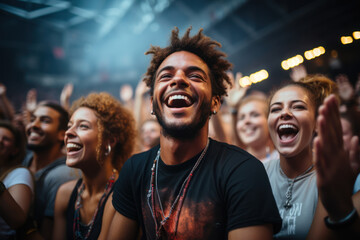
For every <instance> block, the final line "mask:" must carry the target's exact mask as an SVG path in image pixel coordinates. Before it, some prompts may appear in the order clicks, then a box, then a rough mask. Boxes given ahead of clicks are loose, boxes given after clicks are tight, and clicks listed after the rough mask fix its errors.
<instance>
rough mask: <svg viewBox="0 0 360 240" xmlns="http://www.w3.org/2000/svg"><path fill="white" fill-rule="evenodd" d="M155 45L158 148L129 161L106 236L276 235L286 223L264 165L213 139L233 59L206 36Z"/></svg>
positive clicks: (152, 74)
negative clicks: (210, 133)
mask: <svg viewBox="0 0 360 240" xmlns="http://www.w3.org/2000/svg"><path fill="white" fill-rule="evenodd" d="M190 30H191V28H188V29H187V31H186V33H185V34H184V36H183V37H182V38H179V36H178V33H179V31H178V29H177V28H176V29H175V30H173V31H172V35H171V42H170V45H169V46H167V47H165V48H160V47H151V49H150V50H149V51H148V52H147V53H148V54H153V58H152V60H151V64H150V66H149V68H148V71H147V74H146V77H145V79H144V81H145V82H146V84H147V86H149V87H150V94H151V100H152V110H151V111H153V112H154V114H155V116H156V117H157V119H158V121H159V123H160V125H161V136H160V146H157V147H154V148H152V149H150V150H149V151H147V152H143V153H140V154H136V155H134V156H133V157H131V158H130V159H129V160H128V161H126V163H125V165H124V167H123V168H122V170H121V172H120V175H119V179H118V180H117V182H116V184H115V187H114V194H113V207H114V211H115V213H114V217H113V219H112V220H111V226H110V231H109V234H108V236H107V239H136V238H137V235H138V232H139V231H138V229H139V227H141V229H142V233H143V239H149V240H150V239H187V240H192V239H230V240H232V239H239V240H241V239H247V240H255V239H256V240H260V239H261V240H266V239H272V234H273V232H276V231H277V230H278V229H279V228H280V226H281V219H280V217H279V213H278V210H277V208H276V205H275V201H274V198H273V196H272V193H271V188H270V185H269V182H268V178H267V176H266V172H265V170H264V167H263V164H261V163H260V162H259V161H258V160H257V159H255V158H254V157H253V156H251V155H250V154H249V153H247V152H245V151H243V150H242V149H240V148H237V147H235V146H232V145H228V144H226V143H221V142H217V141H215V140H212V139H209V137H208V131H209V117H210V116H212V115H214V114H216V113H217V112H218V111H219V108H220V104H221V103H220V98H221V96H223V95H225V94H226V86H228V84H229V79H228V77H227V75H226V71H227V70H228V69H229V68H230V66H231V64H230V63H229V62H228V61H227V60H225V59H224V56H225V54H224V53H222V52H220V51H219V50H218V49H217V48H216V47H219V46H221V45H220V44H219V43H218V42H216V41H214V40H212V39H210V38H209V37H207V36H205V35H203V34H202V30H200V31H199V32H198V34H196V35H195V36H190ZM264 199H266V201H264Z"/></svg>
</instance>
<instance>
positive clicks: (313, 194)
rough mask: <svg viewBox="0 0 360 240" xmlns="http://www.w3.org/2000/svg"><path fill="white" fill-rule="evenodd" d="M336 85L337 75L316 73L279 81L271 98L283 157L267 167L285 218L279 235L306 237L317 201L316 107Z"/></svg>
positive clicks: (273, 132) (272, 126) (272, 127)
mask: <svg viewBox="0 0 360 240" xmlns="http://www.w3.org/2000/svg"><path fill="white" fill-rule="evenodd" d="M336 91H337V88H336V84H335V83H334V82H333V81H331V80H330V79H328V78H326V77H324V76H321V75H314V76H308V77H306V78H304V79H302V80H300V81H299V82H289V83H287V84H285V85H283V86H281V87H280V88H279V89H277V90H276V91H274V92H273V93H272V95H271V96H270V98H269V115H268V125H269V131H270V136H271V138H272V140H273V143H274V145H275V147H276V149H277V151H278V152H279V154H280V158H279V159H275V160H272V161H270V162H267V163H265V168H266V171H267V173H268V176H269V179H270V184H271V187H272V190H273V194H274V197H275V200H276V204H277V206H278V209H279V212H280V216H281V217H282V219H283V225H282V228H281V230H280V232H279V233H278V234H276V235H275V236H274V237H275V239H305V238H306V237H307V234H308V232H309V229H310V226H311V223H312V221H313V218H314V214H315V210H316V208H317V206H318V191H317V186H316V172H315V171H314V165H313V159H314V154H313V145H312V142H313V139H314V136H315V135H316V132H317V125H316V117H317V111H318V108H319V106H320V105H321V104H322V102H323V101H324V99H325V98H326V97H327V96H328V95H330V94H331V93H335V92H336Z"/></svg>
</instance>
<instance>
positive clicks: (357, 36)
mask: <svg viewBox="0 0 360 240" xmlns="http://www.w3.org/2000/svg"><path fill="white" fill-rule="evenodd" d="M353 37H354V39H356V40H357V39H360V31H355V32H353Z"/></svg>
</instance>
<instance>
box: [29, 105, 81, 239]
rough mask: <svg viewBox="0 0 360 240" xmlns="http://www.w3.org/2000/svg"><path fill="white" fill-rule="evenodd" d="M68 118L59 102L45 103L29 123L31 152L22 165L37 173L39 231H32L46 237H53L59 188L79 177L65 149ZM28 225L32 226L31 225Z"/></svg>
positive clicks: (36, 217) (36, 191) (35, 207)
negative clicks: (66, 158) (67, 158)
mask: <svg viewBox="0 0 360 240" xmlns="http://www.w3.org/2000/svg"><path fill="white" fill-rule="evenodd" d="M68 120H69V116H68V112H67V111H66V110H65V109H64V108H62V107H61V106H60V105H59V104H57V103H53V102H42V103H40V104H38V105H37V106H36V108H35V110H34V112H32V113H31V115H30V119H29V123H28V124H27V126H26V136H27V147H28V149H29V150H31V152H30V154H28V155H27V157H26V158H25V160H24V161H23V165H24V166H26V167H27V168H28V169H29V170H30V171H31V172H32V173H33V174H34V176H35V201H34V213H33V218H34V220H35V221H36V225H37V230H38V231H32V232H31V234H33V235H34V234H35V235H37V234H40V235H41V237H42V238H44V239H51V238H52V229H53V223H54V204H55V196H56V192H57V190H58V188H59V187H60V185H62V184H63V183H65V182H67V181H70V180H73V179H77V178H79V177H80V173H79V172H78V171H76V170H74V169H71V168H69V167H67V166H66V165H65V157H64V154H63V152H62V149H63V146H64V136H65V131H66V129H67V124H68ZM29 228H33V226H32V225H29ZM28 237H29V238H31V237H32V236H28Z"/></svg>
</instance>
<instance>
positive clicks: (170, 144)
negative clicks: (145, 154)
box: [160, 131, 208, 165]
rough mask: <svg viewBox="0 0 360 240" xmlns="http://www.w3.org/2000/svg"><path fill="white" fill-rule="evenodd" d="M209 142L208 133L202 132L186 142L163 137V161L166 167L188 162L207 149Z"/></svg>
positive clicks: (161, 154) (161, 137) (161, 143)
mask: <svg viewBox="0 0 360 240" xmlns="http://www.w3.org/2000/svg"><path fill="white" fill-rule="evenodd" d="M207 141H208V132H207V131H206V132H204V131H200V134H198V135H197V136H196V137H194V138H192V139H186V140H183V139H181V140H180V139H175V138H171V137H168V136H167V137H164V136H163V135H161V136H160V146H161V153H160V156H161V159H162V161H163V162H164V163H165V164H166V165H176V164H180V163H183V162H186V161H187V160H190V159H191V158H193V157H194V156H196V155H197V154H198V153H200V151H201V150H203V149H204V148H205V146H206V144H207Z"/></svg>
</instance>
